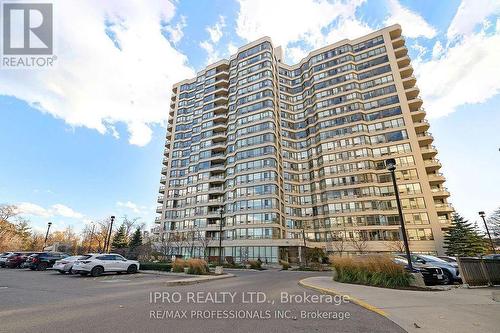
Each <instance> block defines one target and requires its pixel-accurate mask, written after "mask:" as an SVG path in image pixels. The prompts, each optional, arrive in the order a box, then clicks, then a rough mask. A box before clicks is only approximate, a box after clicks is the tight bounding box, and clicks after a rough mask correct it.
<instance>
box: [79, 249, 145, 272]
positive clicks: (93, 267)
mask: <svg viewBox="0 0 500 333" xmlns="http://www.w3.org/2000/svg"><path fill="white" fill-rule="evenodd" d="M89 255H90V257H89V258H87V259H84V260H77V261H75V262H74V263H73V267H72V270H73V273H75V274H80V275H88V274H90V275H92V276H100V275H102V274H103V273H107V272H116V273H122V272H127V273H129V274H133V273H137V271H138V270H139V262H138V261H136V260H128V259H125V258H124V257H122V256H121V255H119V254H115V253H95V254H89Z"/></svg>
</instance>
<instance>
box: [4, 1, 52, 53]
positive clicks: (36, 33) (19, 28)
mask: <svg viewBox="0 0 500 333" xmlns="http://www.w3.org/2000/svg"><path fill="white" fill-rule="evenodd" d="M52 19H53V17H52V4H50V3H4V4H3V20H2V21H3V54H4V55H47V54H52V52H53V25H52V21H53V20H52Z"/></svg>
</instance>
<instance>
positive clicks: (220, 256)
mask: <svg viewBox="0 0 500 333" xmlns="http://www.w3.org/2000/svg"><path fill="white" fill-rule="evenodd" d="M219 213H220V223H219V266H222V215H223V214H224V206H222V205H221V206H220V208H219Z"/></svg>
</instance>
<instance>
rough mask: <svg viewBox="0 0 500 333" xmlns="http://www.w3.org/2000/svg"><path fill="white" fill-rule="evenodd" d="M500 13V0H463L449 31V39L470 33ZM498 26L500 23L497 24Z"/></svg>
mask: <svg viewBox="0 0 500 333" xmlns="http://www.w3.org/2000/svg"><path fill="white" fill-rule="evenodd" d="M499 14H500V1H499V0H462V2H461V3H460V6H459V7H458V10H457V13H456V14H455V17H454V18H453V20H452V21H451V23H450V26H449V27H448V31H447V33H446V34H447V37H448V39H450V40H452V39H454V38H456V37H458V36H461V35H469V34H471V33H473V32H474V29H475V28H476V27H477V26H478V25H479V24H483V23H484V22H485V20H486V19H487V18H488V17H490V16H491V15H499ZM497 28H498V24H497Z"/></svg>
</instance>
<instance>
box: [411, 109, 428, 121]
mask: <svg viewBox="0 0 500 333" xmlns="http://www.w3.org/2000/svg"><path fill="white" fill-rule="evenodd" d="M410 112H411V118H412V119H413V121H419V120H422V119H424V118H425V115H426V112H425V109H424V108H413V109H411V108H410Z"/></svg>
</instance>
